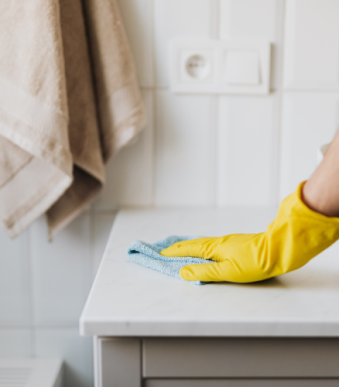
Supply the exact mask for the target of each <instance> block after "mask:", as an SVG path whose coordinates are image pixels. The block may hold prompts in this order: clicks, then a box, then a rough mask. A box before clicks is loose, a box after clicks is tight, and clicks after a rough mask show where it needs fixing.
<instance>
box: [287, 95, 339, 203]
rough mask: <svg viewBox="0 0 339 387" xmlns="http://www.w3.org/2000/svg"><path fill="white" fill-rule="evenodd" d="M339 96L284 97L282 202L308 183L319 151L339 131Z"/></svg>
mask: <svg viewBox="0 0 339 387" xmlns="http://www.w3.org/2000/svg"><path fill="white" fill-rule="evenodd" d="M338 113H339V94H336V93H285V95H284V99H283V113H282V134H281V136H282V154H281V162H280V166H281V182H280V199H283V198H284V197H286V196H287V195H289V194H290V193H292V192H293V191H294V190H295V189H296V188H297V185H298V184H299V183H300V182H301V181H303V180H306V179H308V178H309V177H310V176H311V174H312V173H313V171H314V170H315V168H316V166H317V149H318V148H319V147H320V146H321V145H324V144H326V143H329V142H331V141H332V139H333V137H334V134H335V132H336V130H337V128H338V124H339V120H338V117H339V116H338Z"/></svg>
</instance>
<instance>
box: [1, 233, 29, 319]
mask: <svg viewBox="0 0 339 387" xmlns="http://www.w3.org/2000/svg"><path fill="white" fill-rule="evenodd" d="M28 254H29V252H28V235H27V231H25V232H23V233H22V234H21V235H20V236H19V237H17V238H16V239H10V238H9V237H8V236H7V235H5V233H4V232H3V231H1V232H0V326H1V325H15V326H20V325H21V326H23V325H26V326H27V325H29V324H30V308H29V305H30V278H29V277H30V271H29V256H28Z"/></svg>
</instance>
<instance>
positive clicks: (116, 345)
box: [94, 338, 142, 387]
mask: <svg viewBox="0 0 339 387" xmlns="http://www.w3.org/2000/svg"><path fill="white" fill-rule="evenodd" d="M140 347H141V346H140V340H138V339H129V338H126V339H125V338H122V339H109V338H107V339H106V338H96V342H95V363H94V364H95V387H113V386H119V387H141V385H142V379H141V369H140V368H141V367H140V365H141V350H140Z"/></svg>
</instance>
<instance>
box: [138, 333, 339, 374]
mask: <svg viewBox="0 0 339 387" xmlns="http://www.w3.org/2000/svg"><path fill="white" fill-rule="evenodd" d="M143 343H144V344H143V376H144V377H145V378H339V366H338V359H339V340H338V339H288V338H282V339H264V338H263V339H250V338H235V339H145V340H144V342H143Z"/></svg>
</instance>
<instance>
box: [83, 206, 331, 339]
mask: <svg viewBox="0 0 339 387" xmlns="http://www.w3.org/2000/svg"><path fill="white" fill-rule="evenodd" d="M275 213H276V211H275V210H274V209H267V208H252V209H244V208H230V209H201V208H199V209H194V208H191V209H148V210H147V209H145V210H135V209H134V210H132V209H130V210H122V211H121V212H120V213H119V214H118V216H117V219H116V221H115V223H114V226H113V229H112V232H111V235H110V238H109V241H108V244H107V247H106V251H105V254H104V257H103V260H102V262H101V266H100V268H99V271H98V274H97V276H96V279H95V281H94V284H93V286H92V290H91V292H90V294H89V296H88V299H87V302H86V305H85V307H84V310H83V313H82V315H81V318H80V333H81V334H82V335H89V336H142V337H147V336H152V337H155V336H158V337H166V336H168V337H173V336H186V337H187V336H191V337H213V336H214V337H222V336H224V337H227V336H228V337H230V336H233V337H236V336H239V337H240V336H242V337H244V336H248V337H258V336H260V337H288V336H290V337H339V243H336V244H335V245H333V246H332V247H330V248H329V249H328V250H326V251H325V252H323V253H322V254H320V255H319V256H318V257H316V258H315V259H313V260H312V261H311V262H309V263H308V264H307V265H306V266H305V267H303V268H301V269H299V270H297V271H295V272H292V273H289V274H285V275H283V276H280V277H277V278H273V279H270V280H267V281H263V282H260V283H255V284H245V285H240V284H231V283H215V284H208V285H202V286H196V285H192V284H190V283H187V282H183V281H180V280H177V279H175V278H172V277H169V276H166V275H164V274H162V273H158V272H156V271H153V270H151V269H147V268H145V267H142V266H139V265H138V264H136V263H133V262H131V261H129V260H128V257H127V254H126V250H127V248H128V246H129V244H130V242H131V241H132V240H133V239H140V240H144V241H147V242H155V241H157V240H160V239H163V238H165V237H166V236H168V235H206V236H221V235H226V234H230V233H237V232H251V233H252V232H260V231H264V230H265V229H266V226H267V225H268V223H269V222H270V221H271V220H273V219H274V217H275Z"/></svg>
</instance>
